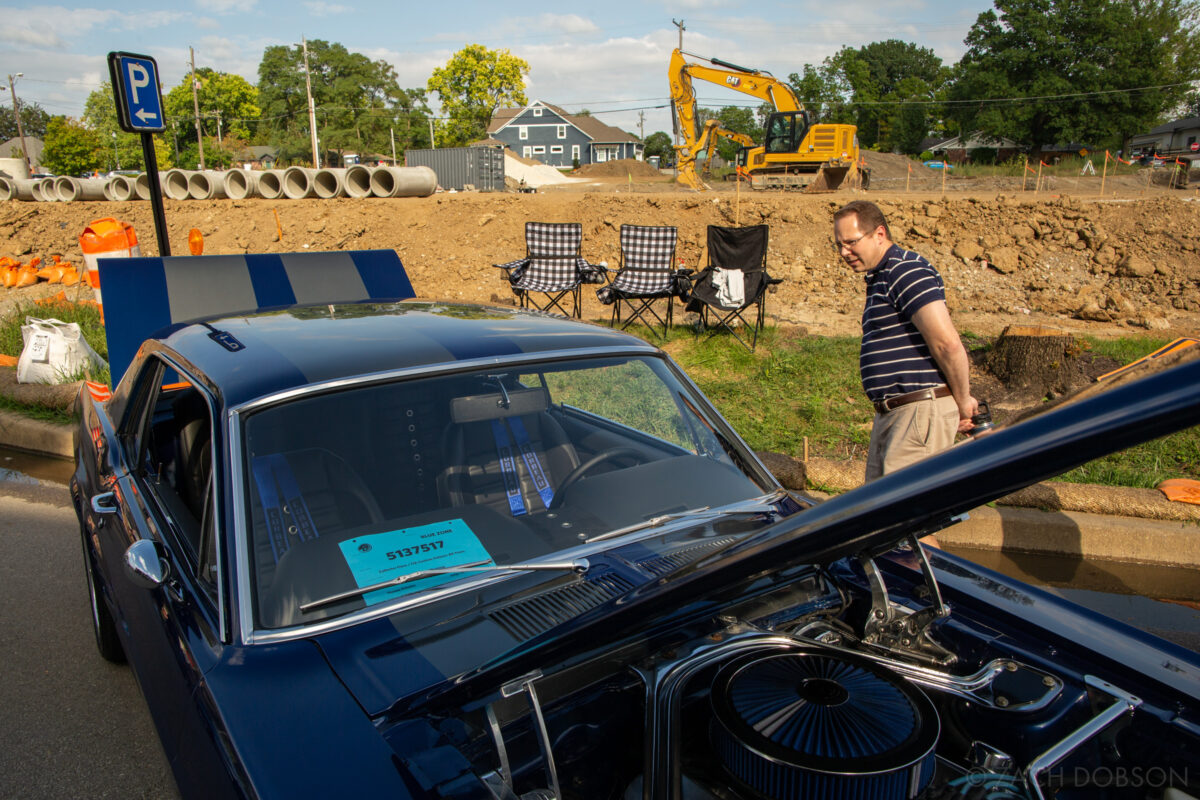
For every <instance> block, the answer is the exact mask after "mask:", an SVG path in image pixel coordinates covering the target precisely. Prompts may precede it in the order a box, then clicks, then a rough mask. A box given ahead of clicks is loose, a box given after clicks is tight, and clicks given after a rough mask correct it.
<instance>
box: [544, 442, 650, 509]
mask: <svg viewBox="0 0 1200 800" xmlns="http://www.w3.org/2000/svg"><path fill="white" fill-rule="evenodd" d="M620 458H632V459H634V460H635V461H637V462H638V463H639V464H641V463H643V462H645V461H646V457H645V456H644V455H642V452H641V451H640V450H634V449H633V448H632V447H613V448H610V449H608V450H602V451H600V452H599V453H596V455H594V456H592V457H591V458H589V459H588V460H587V461H584V462H583V463H582V464H580V465H579V466H578V467H576V468H575V469H573V470H571V471H570V472H568V473H567V474H566V476H565V477H564V478H563V479H562V482H561V483H559V484H558V488H557V489H555V490H554V499H553V500H551V501H550V506H549V508H550V509H555V508H558V507H559V506H561V505H562V498H563V495H564V494H565V493H566V490H567V489H569V488H571V487H572V486H574V485H575V484H576V483H578V482H579V480H580V479H581V478H582V477H583V476H584V475H586V474H587V473H588V471H589V470H591V469H592V468H593V467H595V466H596V465H598V464H603V463H604V462H605V461H615V460H617V459H620Z"/></svg>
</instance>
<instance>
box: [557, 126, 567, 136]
mask: <svg viewBox="0 0 1200 800" xmlns="http://www.w3.org/2000/svg"><path fill="white" fill-rule="evenodd" d="M558 138H560V139H565V138H567V126H566V125H559V126H558Z"/></svg>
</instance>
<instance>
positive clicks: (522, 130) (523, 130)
mask: <svg viewBox="0 0 1200 800" xmlns="http://www.w3.org/2000/svg"><path fill="white" fill-rule="evenodd" d="M517 138H518V139H520V140H521V141H522V142H523V141H525V140H526V139H528V138H529V128H527V127H525V126H524V125H518V126H517Z"/></svg>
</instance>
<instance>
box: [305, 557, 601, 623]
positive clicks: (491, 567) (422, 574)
mask: <svg viewBox="0 0 1200 800" xmlns="http://www.w3.org/2000/svg"><path fill="white" fill-rule="evenodd" d="M590 566H591V565H590V564H589V563H588V560H587V559H586V558H576V559H574V560H572V561H545V562H541V563H538V564H489V563H488V562H487V561H474V562H471V563H470V564H462V565H460V566H457V567H435V568H433V569H420V570H417V571H416V572H410V573H408V574H407V575H397V576H396V577H395V578H389V579H388V580H386V581H380V582H379V583H373V584H371V585H370V586H360V587H359V588H357V589H350V590H349V591H345V592H339V593H338V594H331V595H330V596H329V597H324V598H322V599H320V600H313V601H312V602H311V603H304V604H303V605H301V606H300V611H301V613H307V612H309V611H311V610H312V609H314V608H320V607H321V606H327V605H329V604H331V603H336V602H338V601H339V600H347V599H350V598H353V597H361V596H362V595H364V594H367V593H369V592H375V591H378V590H380V589H390V588H392V587H393V586H401V585H403V584H405V583H411V582H412V581H419V580H421V579H422V578H429V577H432V576H434V575H450V574H453V573H456V572H502V571H505V570H522V569H527V570H546V571H557V570H569V571H572V572H576V573H579V574H580V575H582V574H583V573H585V572H587V571H588V568H589V567H590Z"/></svg>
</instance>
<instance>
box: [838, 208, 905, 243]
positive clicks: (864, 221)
mask: <svg viewBox="0 0 1200 800" xmlns="http://www.w3.org/2000/svg"><path fill="white" fill-rule="evenodd" d="M850 215H854V216H855V217H856V218H857V219H858V227H859V229H860V230H864V231H873V230H875V229H876V228H878V227H879V226H880V225H882V226H883V230H884V232H885V233H886V234H887V238H888V241H889V242H890V241H891V240H892V229H891V228H889V227H888V224H887V219H886V218H885V217H884V216H883V212H882V211H880V210H879V206H877V205H875V204H874V203H872V202H871V201H870V200H851V201H850V202H849V203H846V205H844V206H842V207H841V208H839V209H838V210H837V211H835V212H834V214H833V221H834V222H837V221H838V220H839V219H841V218H842V217H849V216H850Z"/></svg>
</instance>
